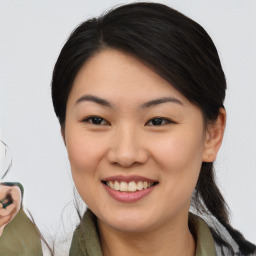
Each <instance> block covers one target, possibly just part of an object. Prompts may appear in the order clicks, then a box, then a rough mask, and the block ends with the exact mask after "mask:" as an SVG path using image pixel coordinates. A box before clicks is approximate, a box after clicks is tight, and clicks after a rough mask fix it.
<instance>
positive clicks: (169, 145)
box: [63, 50, 208, 231]
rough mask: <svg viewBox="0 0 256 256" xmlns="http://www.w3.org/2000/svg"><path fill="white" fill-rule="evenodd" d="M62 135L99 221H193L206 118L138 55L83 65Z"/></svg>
mask: <svg viewBox="0 0 256 256" xmlns="http://www.w3.org/2000/svg"><path fill="white" fill-rule="evenodd" d="M63 136H64V140H65V143H66V147H67V151H68V156H69V160H70V164H71V169H72V176H73V179H74V182H75V185H76V188H77V190H78V192H79V194H80V196H81V197H82V199H83V200H84V202H85V203H86V204H87V206H88V207H89V208H90V209H91V210H92V211H93V212H94V213H95V214H96V216H97V217H98V219H99V222H101V223H103V224H104V225H107V226H108V227H110V228H114V229H117V230H122V231H149V230H152V229H154V228H158V227H160V226H161V225H168V223H170V224H171V223H172V224H173V223H178V222H179V220H180V219H184V218H187V215H188V209H189V206H190V198H191V194H192V192H193V190H194V187H195V185H196V182H197V179H198V175H199V172H200V167H201V163H202V161H204V160H205V158H207V156H206V155H207V152H206V151H207V149H206V144H207V142H206V141H207V136H208V135H207V132H206V131H205V129H204V122H203V117H202V113H201V111H200V110H199V109H198V108H196V107H195V106H194V105H192V104H191V103H190V102H189V101H188V100H187V99H186V98H185V97H184V96H183V95H181V94H180V93H179V92H178V91H177V90H176V89H174V87H172V86H171V85H170V84H169V83H168V82H167V81H166V80H164V79H163V78H161V77H160V76H159V75H157V74H156V73H155V72H153V71H151V70H150V69H149V68H148V67H146V66H145V65H144V64H142V63H141V62H140V61H138V60H137V59H136V58H134V57H132V56H130V55H127V54H125V53H122V52H119V51H116V50H104V51H102V52H100V53H98V54H96V55H95V56H94V57H92V58H91V59H90V60H89V61H88V62H87V63H86V64H85V65H84V66H83V68H82V69H81V70H80V72H79V73H78V75H77V77H76V79H75V82H74V84H73V87H72V90H71V93H70V95H69V98H68V103H67V112H66V123H65V129H64V130H63ZM120 190H121V191H120Z"/></svg>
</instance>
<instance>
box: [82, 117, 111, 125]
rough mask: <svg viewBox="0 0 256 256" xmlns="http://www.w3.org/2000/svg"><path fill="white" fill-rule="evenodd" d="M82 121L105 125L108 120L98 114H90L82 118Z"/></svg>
mask: <svg viewBox="0 0 256 256" xmlns="http://www.w3.org/2000/svg"><path fill="white" fill-rule="evenodd" d="M83 122H87V123H91V124H95V125H106V124H108V122H107V121H106V120H105V119H104V118H102V117H100V116H90V117H88V118H86V119H84V120H83Z"/></svg>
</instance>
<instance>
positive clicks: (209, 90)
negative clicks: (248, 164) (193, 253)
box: [52, 2, 255, 255]
mask: <svg viewBox="0 0 256 256" xmlns="http://www.w3.org/2000/svg"><path fill="white" fill-rule="evenodd" d="M107 48H112V49H117V50H120V51H123V52H126V53H129V54H132V55H133V56H136V58H138V59H139V60H141V61H142V62H143V63H144V64H145V65H147V66H148V67H150V68H151V69H152V70H154V71H155V72H156V73H157V74H159V75H160V76H161V77H163V78H164V79H165V80H167V81H168V82H170V84H172V85H173V86H174V87H175V88H176V89H177V90H178V91H179V92H180V93H182V94H183V95H184V96H185V97H186V98H187V99H188V100H189V101H190V102H192V103H193V104H194V105H196V106H197V107H198V108H200V109H201V111H202V113H203V116H204V119H205V122H206V123H208V122H214V121H216V119H217V117H218V114H219V110H220V108H222V107H223V102H224V98H225V90H226V80H225V75H224V72H223V70H222V67H221V63H220V59H219V56H218V53H217V50H216V48H215V45H214V43H213V42H212V40H211V38H210V36H209V35H208V34H207V32H206V31H205V30H204V29H203V28H202V27H201V26H200V25H199V24H198V23H196V22H195V21H193V20H191V19H190V18H188V17H186V16H184V15H183V14H181V13H179V12H178V11H176V10H174V9H172V8H169V7H167V6H165V5H162V4H158V3H141V2H140V3H134V4H128V5H123V6H120V7H117V8H115V9H112V10H110V11H109V12H107V13H105V14H104V15H102V16H100V17H99V18H93V19H90V20H87V21H85V22H83V23H82V24H80V25H79V26H78V27H77V28H76V29H75V30H74V31H73V32H72V34H71V35H70V37H69V39H68V40H67V42H66V44H65V45H64V47H63V48H62V50H61V52H60V55H59V57H58V60H57V62H56V65H55V68H54V71H53V77H52V99H53V105H54V110H55V113H56V115H57V117H58V119H59V122H60V124H61V126H62V127H64V126H65V115H66V104H67V99H68V96H69V93H70V90H71V88H72V85H73V82H74V79H75V77H76V76H77V73H78V72H79V70H80V69H81V67H82V66H83V64H84V63H85V62H86V61H88V59H90V58H91V57H92V56H94V55H95V54H96V53H98V52H100V51H102V50H103V49H107ZM192 204H193V205H194V207H195V208H196V209H197V211H198V212H201V213H203V214H205V215H212V216H214V217H215V218H216V219H217V220H218V221H219V222H220V223H221V224H222V225H223V226H224V227H225V228H226V229H227V230H228V231H229V233H230V234H231V236H232V237H233V239H234V240H235V241H236V242H237V244H238V245H239V248H240V251H241V252H242V253H243V254H244V255H248V254H249V253H252V252H253V251H255V246H254V245H252V244H251V243H249V242H248V241H246V240H245V239H244V238H243V236H242V235H241V234H240V233H239V232H238V231H236V230H234V229H233V228H232V227H231V225H230V224H229V218H228V210H227V206H226V202H225V200H224V198H223V197H222V195H221V193H220V191H219V189H218V187H217V185H216V182H215V178H214V169H213V163H202V167H201V172H200V176H199V179H198V182H197V185H196V188H195V193H194V197H193V202H192ZM212 233H213V236H214V238H215V240H216V242H217V243H219V244H220V245H224V246H226V247H229V245H228V242H227V241H225V239H224V238H223V237H222V236H221V235H220V234H218V233H217V232H216V231H215V230H214V229H213V228H212ZM230 250H232V248H231V247H230Z"/></svg>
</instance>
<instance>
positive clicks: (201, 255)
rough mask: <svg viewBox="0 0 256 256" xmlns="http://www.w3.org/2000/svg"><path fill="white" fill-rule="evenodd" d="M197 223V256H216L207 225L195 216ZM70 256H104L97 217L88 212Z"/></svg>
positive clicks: (75, 234) (72, 244)
mask: <svg viewBox="0 0 256 256" xmlns="http://www.w3.org/2000/svg"><path fill="white" fill-rule="evenodd" d="M193 218H195V220H196V223H197V231H196V233H197V234H196V236H197V246H196V255H195V256H216V255H217V254H216V251H215V243H214V240H213V237H212V234H211V231H210V229H209V227H208V226H207V224H206V223H205V222H204V221H203V220H202V219H201V218H200V217H197V216H195V215H193ZM69 255H70V256H102V251H101V247H100V242H99V237H98V232H97V228H96V217H95V215H94V214H93V213H92V212H91V211H90V210H87V211H86V213H85V215H84V217H83V220H82V222H81V224H80V225H79V226H78V227H77V229H76V230H75V232H74V235H73V239H72V243H71V248H70V252H69Z"/></svg>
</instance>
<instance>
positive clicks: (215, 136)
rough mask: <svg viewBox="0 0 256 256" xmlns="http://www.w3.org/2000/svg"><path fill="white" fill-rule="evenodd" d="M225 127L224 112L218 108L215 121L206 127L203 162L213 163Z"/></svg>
mask: <svg viewBox="0 0 256 256" xmlns="http://www.w3.org/2000/svg"><path fill="white" fill-rule="evenodd" d="M225 126H226V111H225V109H224V108H220V110H219V115H218V118H217V120H216V121H215V122H214V123H212V124H209V125H208V126H207V131H206V138H205V147H204V153H203V162H213V161H214V160H215V159H216V157H217V153H218V151H219V148H220V146H221V143H222V140H223V135H224V130H225Z"/></svg>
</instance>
